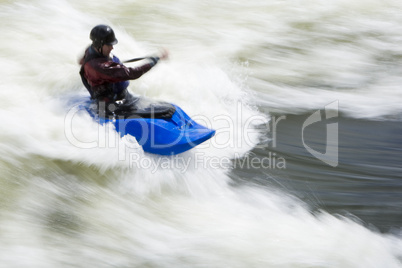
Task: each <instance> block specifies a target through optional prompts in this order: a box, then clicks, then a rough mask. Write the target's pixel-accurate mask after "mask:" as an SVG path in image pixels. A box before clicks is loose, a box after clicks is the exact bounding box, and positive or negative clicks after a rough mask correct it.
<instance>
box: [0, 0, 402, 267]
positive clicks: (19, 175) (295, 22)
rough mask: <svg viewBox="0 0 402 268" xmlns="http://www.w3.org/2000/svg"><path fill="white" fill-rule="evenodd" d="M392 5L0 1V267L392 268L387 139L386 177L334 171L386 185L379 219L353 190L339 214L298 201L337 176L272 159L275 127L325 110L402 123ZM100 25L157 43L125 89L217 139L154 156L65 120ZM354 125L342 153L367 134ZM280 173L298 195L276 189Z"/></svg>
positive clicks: (125, 55)
mask: <svg viewBox="0 0 402 268" xmlns="http://www.w3.org/2000/svg"><path fill="white" fill-rule="evenodd" d="M401 11H402V4H401V3H400V2H398V1H396V0H386V1H380V0H367V1H361V0H355V1H343V0H330V1H319V0H308V1H296V0H292V1H276V0H273V1H261V0H251V1H235V0H233V1H230V0H224V1H218V2H216V1H215V2H214V1H174V2H168V1H162V0H153V1H147V2H140V1H128V0H123V1H118V2H113V3H110V2H106V1H103V0H99V1H85V2H83V1H75V0H59V1H50V0H31V1H26V0H15V1H9V0H1V1H0V14H1V15H0V22H1V31H0V40H1V44H0V63H1V64H0V73H1V82H0V120H1V124H2V127H1V131H0V152H1V154H0V267H7V268H8V267H18V268H20V267H30V268H31V267H41V268H45V267H364V268H367V267H402V235H401V229H400V227H401V225H400V221H399V220H400V219H401V215H402V206H401V203H400V201H399V199H400V198H399V196H400V194H402V188H401V187H400V183H399V182H400V181H401V177H400V171H401V170H402V167H401V166H400V159H401V158H399V156H401V151H400V145H399V144H396V145H395V147H392V146H391V145H389V146H388V145H387V146H386V148H385V147H381V146H380V145H379V146H378V147H376V148H380V147H381V150H382V151H374V153H375V154H376V156H377V157H378V158H380V156H381V155H383V153H384V152H385V153H389V155H392V157H391V158H389V159H387V163H392V165H391V164H390V165H391V167H392V169H391V168H390V169H388V166H387V168H385V167H384V166H381V164H378V166H374V165H372V166H370V167H368V166H364V165H352V164H351V165H350V166H348V168H349V169H351V170H353V172H356V173H358V175H356V176H355V178H356V179H361V178H362V177H363V175H364V174H366V173H370V172H371V169H373V170H374V168H377V167H378V169H376V170H377V171H378V170H380V172H379V173H381V175H379V178H375V179H376V181H375V182H376V183H378V185H379V187H380V186H381V185H385V184H386V183H389V188H387V191H388V190H389V189H394V191H395V192H391V191H389V192H385V193H384V192H381V194H384V195H383V196H382V197H381V198H384V200H385V199H386V198H387V196H388V194H389V195H392V194H395V197H393V201H395V206H394V207H392V208H393V209H392V211H391V210H390V212H389V213H390V214H387V215H388V216H389V215H391V216H392V217H393V218H395V219H396V220H394V221H391V220H390V221H389V222H387V225H386V226H387V227H382V226H380V225H378V226H376V224H375V223H376V222H375V221H373V222H374V224H371V222H366V221H365V220H364V219H361V218H360V215H355V214H357V213H358V210H356V211H357V212H356V213H354V211H352V210H350V209H349V205H355V203H353V202H354V200H351V199H349V198H350V197H351V196H352V195H347V194H345V195H336V196H335V198H336V199H335V201H334V202H335V205H334V206H337V207H340V210H342V211H347V213H344V214H339V213H337V212H338V211H335V210H332V209H330V207H329V206H328V207H326V205H323V206H319V208H318V209H316V208H313V207H312V205H311V203H309V202H307V201H306V200H311V199H314V200H315V202H316V203H318V204H319V205H320V204H323V203H326V202H327V200H326V199H325V197H322V198H323V199H322V200H321V199H320V198H321V194H323V196H324V195H326V193H327V194H328V195H330V194H331V191H330V190H327V191H322V192H320V191H319V189H318V188H319V186H322V185H323V183H325V182H328V181H329V180H330V179H331V182H332V177H331V176H332V175H333V174H337V176H338V177H340V178H341V179H343V178H344V177H342V176H343V175H342V174H347V173H348V172H350V170H349V169H348V168H345V166H342V165H341V166H340V168H339V169H336V168H333V169H332V168H331V169H330V168H329V167H327V165H325V163H322V162H320V161H319V160H317V162H309V161H310V160H305V159H304V158H303V156H300V155H299V154H296V153H295V152H294V151H292V150H293V148H292V147H291V146H289V148H287V150H284V151H279V150H277V151H275V152H274V151H271V150H270V149H274V148H275V146H276V141H277V140H278V144H280V142H281V141H283V140H281V139H280V136H279V134H278V136H275V135H276V134H277V133H276V129H277V127H278V128H279V126H281V125H280V124H281V123H280V121H281V120H282V123H287V124H289V125H290V126H295V125H296V123H299V121H298V120H301V119H299V118H298V117H297V116H299V115H304V114H308V115H310V114H312V113H313V112H314V111H316V110H318V109H324V107H325V106H326V105H328V104H331V103H333V102H335V101H336V102H337V103H339V115H342V118H345V120H356V122H360V123H362V124H363V123H365V122H367V120H369V122H374V121H375V122H385V123H388V122H392V124H399V122H400V121H401V119H402V118H401V114H402V106H401V104H400V103H401V100H402V90H401V84H402V61H401V58H402V57H401V55H402V46H401V44H402V18H401V17H400V12H401ZM97 24H108V25H110V26H112V27H113V29H114V31H115V33H116V36H117V39H118V40H119V44H118V45H116V46H115V48H114V50H113V53H114V54H115V55H117V56H119V58H120V59H122V60H125V59H131V58H134V57H142V56H145V55H150V54H153V53H156V52H157V51H158V50H159V49H161V48H166V49H167V50H169V53H170V59H169V60H167V61H163V62H160V63H158V65H157V66H156V67H155V68H154V69H152V70H151V71H150V72H149V73H147V74H145V75H144V76H143V77H141V78H140V79H138V80H135V81H131V83H130V87H129V90H130V92H132V93H133V94H136V95H139V96H146V97H149V98H152V99H156V100H163V101H167V102H172V103H175V104H177V105H179V106H180V107H181V108H183V110H184V111H186V113H188V114H189V115H190V116H191V117H192V118H193V119H194V120H196V121H197V122H200V123H202V124H203V125H205V126H207V127H211V128H214V129H216V130H217V134H216V136H215V137H214V138H213V139H211V140H210V141H208V142H206V143H204V144H201V145H200V146H198V147H196V148H194V149H193V150H191V151H188V152H186V153H183V154H180V155H178V156H172V157H165V156H163V157H162V156H157V155H152V154H147V153H144V151H143V150H142V148H141V146H139V145H138V143H137V141H136V140H135V139H134V138H132V137H124V138H121V137H120V136H119V135H118V134H117V133H116V132H115V130H114V129H113V126H112V125H111V124H105V125H100V124H98V123H97V122H95V121H94V120H93V119H92V118H91V116H90V115H89V114H87V113H85V112H84V111H79V110H78V109H77V103H78V102H79V100H82V99H83V98H85V97H86V96H87V94H88V93H87V92H86V90H85V88H84V87H83V85H82V83H81V80H80V77H79V74H78V72H79V64H78V59H79V58H80V57H81V56H82V54H83V52H84V49H85V48H86V47H87V46H88V45H89V44H90V40H89V32H90V30H91V29H92V27H93V26H95V25H97ZM130 66H134V65H130ZM77 100H78V101H77ZM284 114H285V115H286V116H285V115H284ZM291 115H292V116H295V118H296V119H295V121H294V122H296V123H292V122H293V121H290V120H289V119H291V118H293V117H291ZM281 116H282V117H281ZM303 120H304V119H303ZM354 122H355V121H353V123H352V125H353V126H359V125H358V124H355V123H354ZM395 122H396V123H395ZM341 126H342V125H341ZM365 126H366V125H363V126H362V128H361V131H360V132H359V131H358V130H357V131H353V132H351V133H352V134H353V135H352V134H351V135H352V136H353V137H354V139H353V140H352V141H351V142H350V143H348V144H347V146H346V145H345V146H346V147H348V146H351V145H350V144H354V143H356V142H357V141H361V140H364V141H365V140H366V138H367V137H366V136H364V135H365V134H367V133H370V131H371V130H372V129H377V130H378V129H379V127H378V126H377V125H374V126H373V127H372V126H371V125H370V128H369V131H366V130H367V129H368V128H367V129H366V128H364V127H365ZM392 126H394V125H392ZM348 129H349V128H348ZM363 129H364V131H363ZM341 130H342V129H341ZM278 133H280V132H278ZM287 134H288V135H291V134H294V135H295V136H296V135H299V134H298V133H296V132H294V133H293V132H292V131H289V132H287ZM284 135H286V133H284ZM399 135H400V133H399V134H398V133H394V136H392V137H394V138H395V137H399ZM373 136H376V135H375V134H373ZM292 139H293V137H290V138H289V140H292ZM384 139H386V138H384ZM340 140H341V141H342V135H340ZM370 141H373V140H369V142H368V144H371V143H372V142H370ZM398 141H400V138H399V140H398ZM376 144H377V143H375V144H374V145H376ZM379 144H380V143H379ZM398 146H399V147H398ZM281 148H282V147H281ZM348 148H349V147H348ZM350 148H352V147H350ZM345 151H346V149H345ZM379 152H381V153H379ZM391 152H392V154H391ZM357 154H358V150H356V155H357ZM306 155H307V154H306ZM341 156H342V154H341ZM310 157H311V156H310ZM359 157H360V158H359V159H364V157H365V155H364V154H363V153H362V155H359ZM366 157H367V155H366ZM300 159H301V160H300ZM312 159H313V157H312ZM343 160H344V159H343V158H340V160H339V162H340V163H341V164H344V162H342V161H343ZM297 161H300V163H299V162H297ZM373 161H374V160H373ZM376 161H377V160H376ZM295 162H297V163H299V164H300V167H301V168H300V169H297V170H296V169H295V170H293V169H292V167H294V163H295ZM317 163H320V164H319V165H321V166H322V167H325V168H323V169H318V168H317V166H319V165H318V164H317ZM384 163H385V162H384ZM381 167H382V168H383V169H381ZM327 168H328V169H327ZM359 168H361V169H363V168H364V170H365V172H366V173H364V172H361V170H360V169H359ZM370 168H371V169H370ZM317 170H319V171H317ZM360 172H361V173H360ZM375 172H376V171H373V172H372V174H373V173H375ZM387 172H388V173H387ZM391 172H392V173H391ZM294 174H297V175H298V176H303V177H305V178H306V181H307V182H306V181H303V183H304V185H307V184H308V186H306V187H309V189H310V190H309V191H307V192H304V193H303V195H304V196H306V195H307V198H302V197H301V195H299V194H294V191H292V188H291V187H290V184H286V183H288V181H289V180H290V179H289V177H292V176H294ZM362 174H363V175H362ZM388 174H393V175H392V176H388ZM345 176H346V175H345ZM351 177H353V176H351ZM348 178H349V177H348ZM367 178H368V177H364V179H367ZM309 179H311V180H314V181H315V184H313V183H311V182H310V181H308V180H309ZM326 179H328V180H327V181H326ZM373 180H374V179H373ZM367 181H369V179H367ZM367 181H365V183H366V182H367ZM348 182H350V183H352V184H353V183H355V184H353V185H357V184H358V183H357V182H354V181H353V182H352V181H351V180H349V181H348V180H347V179H345V180H344V181H336V182H334V184H333V185H331V186H330V187H333V188H331V189H332V190H333V191H334V192H336V191H338V190H339V188H340V187H347V186H345V185H347V183H348ZM277 185H281V186H283V187H277ZM311 185H313V186H311ZM387 185H388V184H387ZM314 187H317V191H314V189H315V188H314ZM359 187H361V185H357V186H356V188H359ZM398 187H399V188H398ZM311 189H313V190H311ZM356 191H358V190H356ZM374 193H375V191H374ZM359 194H361V195H362V196H364V195H366V194H365V193H364V192H360V193H359ZM367 196H368V195H367ZM370 198H371V197H367V199H368V200H369V199H370ZM377 198H378V199H377ZM381 198H379V197H378V196H373V197H372V198H371V199H372V200H374V199H375V200H376V202H377V203H379V204H381V202H382V199H381ZM345 200H346V201H345ZM349 200H350V201H349ZM347 202H349V204H348V203H347ZM367 202H369V201H367ZM384 202H385V201H384ZM326 204H327V203H326ZM328 204H329V201H328ZM361 206H364V204H363V205H361ZM359 208H360V207H359ZM370 209H371V210H372V209H373V208H371V207H370ZM379 210H381V209H379ZM363 216H364V215H363ZM391 216H390V218H392V217H391ZM388 226H392V228H388Z"/></svg>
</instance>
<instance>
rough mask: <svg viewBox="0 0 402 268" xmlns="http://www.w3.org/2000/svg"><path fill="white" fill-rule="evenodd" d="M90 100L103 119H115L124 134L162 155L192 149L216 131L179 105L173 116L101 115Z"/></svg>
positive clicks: (109, 121) (117, 128)
mask: <svg viewBox="0 0 402 268" xmlns="http://www.w3.org/2000/svg"><path fill="white" fill-rule="evenodd" d="M90 104H91V101H88V103H87V106H86V107H85V109H86V110H87V111H88V112H89V113H90V114H91V116H92V117H94V118H95V119H96V120H97V121H98V122H99V123H101V124H104V123H112V124H113V125H114V126H115V128H116V131H117V132H119V134H120V136H121V137H124V136H126V135H131V136H133V137H135V139H136V140H137V142H138V144H139V145H141V146H142V148H143V150H144V151H145V152H148V153H152V154H158V155H176V154H180V153H183V152H185V151H188V150H190V149H192V148H194V147H195V146H197V145H199V144H201V143H203V142H205V141H207V140H209V139H210V138H212V137H213V136H214V135H215V130H213V129H209V128H207V127H204V126H202V125H200V124H198V123H197V122H195V121H194V120H192V119H191V118H190V117H189V116H188V115H187V114H186V113H185V112H184V111H183V110H182V109H181V108H180V107H179V106H177V105H173V104H172V105H173V106H174V107H175V112H174V114H173V115H172V116H171V117H170V118H152V117H150V118H140V117H138V116H136V115H135V114H134V115H133V116H131V117H121V118H119V116H116V117H115V118H111V119H108V118H100V117H99V116H98V115H97V114H96V113H94V111H93V110H92V109H90Z"/></svg>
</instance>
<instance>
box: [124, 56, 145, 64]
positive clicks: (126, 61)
mask: <svg viewBox="0 0 402 268" xmlns="http://www.w3.org/2000/svg"><path fill="white" fill-rule="evenodd" d="M146 58H149V57H141V58H134V59H131V60H125V61H123V63H128V62H135V61H139V60H145V59H146Z"/></svg>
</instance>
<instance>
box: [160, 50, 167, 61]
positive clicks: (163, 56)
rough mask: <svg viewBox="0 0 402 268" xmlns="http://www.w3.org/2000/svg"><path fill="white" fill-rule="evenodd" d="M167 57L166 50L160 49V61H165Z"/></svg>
mask: <svg viewBox="0 0 402 268" xmlns="http://www.w3.org/2000/svg"><path fill="white" fill-rule="evenodd" d="M168 57H169V52H168V51H167V50H166V49H164V48H163V49H162V50H161V51H160V54H159V58H160V59H161V60H166V59H167V58H168Z"/></svg>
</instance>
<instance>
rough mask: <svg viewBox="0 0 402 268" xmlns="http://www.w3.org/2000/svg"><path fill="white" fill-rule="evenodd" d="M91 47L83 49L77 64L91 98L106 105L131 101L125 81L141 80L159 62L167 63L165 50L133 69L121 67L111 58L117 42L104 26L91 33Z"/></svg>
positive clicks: (108, 27)
mask: <svg viewBox="0 0 402 268" xmlns="http://www.w3.org/2000/svg"><path fill="white" fill-rule="evenodd" d="M90 39H91V40H92V44H91V45H90V46H89V47H88V48H87V49H86V51H85V54H84V56H83V57H82V59H81V60H80V62H79V63H80V65H81V69H80V75H81V79H82V82H83V84H84V86H85V87H86V88H87V89H88V92H89V94H90V95H91V98H92V99H94V100H97V101H98V102H100V101H102V102H105V103H106V106H107V105H108V104H109V103H116V102H117V103H121V102H122V101H124V100H127V99H129V98H130V97H132V96H131V95H130V94H129V93H128V91H127V87H128V85H129V82H128V80H133V79H137V78H139V77H141V76H142V75H143V74H145V73H146V72H148V71H149V70H151V69H152V67H154V66H155V65H156V64H157V63H158V61H159V60H163V59H166V58H167V57H168V53H167V51H166V50H164V51H162V53H161V54H160V55H158V56H154V57H149V58H147V59H148V61H147V62H146V63H145V64H143V65H141V66H139V67H135V68H131V67H126V66H124V65H123V64H122V63H121V61H120V60H119V59H118V58H117V57H116V56H111V55H110V52H111V51H112V50H113V46H114V45H116V44H117V42H118V41H117V39H116V36H115V34H114V31H113V29H112V28H111V27H110V26H107V25H97V26H95V27H94V28H93V29H92V30H91V33H90Z"/></svg>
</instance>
